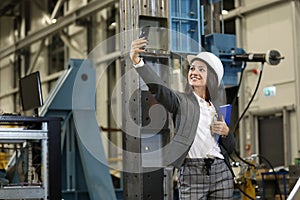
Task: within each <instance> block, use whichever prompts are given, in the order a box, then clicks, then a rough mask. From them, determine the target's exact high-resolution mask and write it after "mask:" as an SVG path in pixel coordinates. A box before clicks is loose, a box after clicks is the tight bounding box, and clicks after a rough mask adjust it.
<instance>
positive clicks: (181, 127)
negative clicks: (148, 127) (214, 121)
mask: <svg viewBox="0 0 300 200" xmlns="http://www.w3.org/2000/svg"><path fill="white" fill-rule="evenodd" d="M136 71H137V72H138V74H139V75H140V76H141V77H142V79H143V80H144V82H145V83H146V84H147V86H148V87H149V90H150V92H151V93H152V94H154V96H155V98H156V100H157V101H158V102H159V103H161V104H162V105H163V106H164V107H165V108H166V109H167V110H168V111H169V112H170V113H172V114H173V118H174V127H175V133H174V137H173V138H172V140H171V142H170V144H169V145H167V147H166V148H164V151H165V152H164V155H165V157H164V164H165V165H166V166H167V165H172V166H174V167H176V168H180V167H181V166H182V164H183V162H184V159H185V158H186V156H187V153H188V151H189V149H190V147H191V145H192V143H193V141H194V138H195V135H196V129H197V126H198V122H199V117H200V112H199V110H200V107H199V104H198V101H197V99H196V97H195V95H194V94H193V93H181V92H178V91H174V90H172V89H170V88H169V87H168V86H167V85H166V84H165V82H163V81H162V80H161V78H160V77H159V76H158V75H157V74H156V73H155V72H154V71H153V70H152V69H151V67H150V66H148V65H147V64H145V65H144V66H143V67H138V68H136ZM219 143H220V147H221V153H222V154H223V155H224V158H225V161H226V164H227V165H228V166H229V168H230V169H231V167H230V163H229V155H230V154H231V153H232V152H233V150H234V148H235V139H234V136H233V134H232V133H229V134H228V136H227V137H220V140H219Z"/></svg>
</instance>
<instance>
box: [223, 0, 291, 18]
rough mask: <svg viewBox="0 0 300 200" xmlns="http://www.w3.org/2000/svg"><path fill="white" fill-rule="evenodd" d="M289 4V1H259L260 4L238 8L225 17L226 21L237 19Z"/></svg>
mask: <svg viewBox="0 0 300 200" xmlns="http://www.w3.org/2000/svg"><path fill="white" fill-rule="evenodd" d="M287 2H289V1H287V0H270V1H259V3H255V4H253V5H248V6H241V7H237V8H235V9H233V10H230V11H229V12H228V14H227V15H224V20H229V19H232V18H236V17H239V16H242V15H245V14H249V13H251V12H255V11H257V10H259V9H264V8H267V7H270V6H275V5H276V6H278V5H279V3H287Z"/></svg>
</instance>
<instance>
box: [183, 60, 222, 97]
mask: <svg viewBox="0 0 300 200" xmlns="http://www.w3.org/2000/svg"><path fill="white" fill-rule="evenodd" d="M199 60H200V61H202V62H205V61H204V60H202V59H199ZM193 62H194V60H192V61H191V63H193ZM205 64H206V65H207V80H206V91H205V101H212V102H213V101H214V100H216V99H217V98H218V76H217V74H216V72H215V71H214V70H213V69H212V67H211V66H210V65H208V64H207V63H206V62H205ZM189 68H190V66H189V65H188V71H187V74H188V72H189ZM185 92H186V93H191V92H193V87H192V86H191V85H190V84H189V81H188V75H187V84H186V87H185Z"/></svg>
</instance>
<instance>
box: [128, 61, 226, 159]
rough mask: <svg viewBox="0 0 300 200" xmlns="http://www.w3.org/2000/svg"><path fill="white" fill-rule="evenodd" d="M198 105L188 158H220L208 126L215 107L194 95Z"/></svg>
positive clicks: (218, 149) (139, 64) (220, 155)
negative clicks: (193, 135)
mask: <svg viewBox="0 0 300 200" xmlns="http://www.w3.org/2000/svg"><path fill="white" fill-rule="evenodd" d="M144 64H145V63H144V61H143V59H141V60H140V62H139V63H138V64H136V65H133V66H134V67H135V68H138V67H142V66H144ZM194 95H195V96H196V98H197V100H198V102H199V106H200V110H199V112H200V117H199V122H198V127H197V132H196V136H195V139H194V142H193V144H192V146H191V148H190V150H189V152H188V157H189V158H221V159H224V156H223V155H222V154H221V150H220V147H219V144H218V142H217V141H216V138H215V135H214V134H213V133H212V132H211V130H210V126H211V123H212V122H213V120H214V117H215V115H216V109H215V107H214V106H213V104H212V103H211V105H210V106H209V105H208V104H207V102H206V101H205V100H204V99H202V98H201V97H199V96H198V95H196V94H195V93H194Z"/></svg>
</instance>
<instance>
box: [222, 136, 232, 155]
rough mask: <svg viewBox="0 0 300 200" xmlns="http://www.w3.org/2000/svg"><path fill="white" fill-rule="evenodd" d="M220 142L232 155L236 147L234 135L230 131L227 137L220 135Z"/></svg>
mask: <svg viewBox="0 0 300 200" xmlns="http://www.w3.org/2000/svg"><path fill="white" fill-rule="evenodd" d="M220 144H221V145H222V146H223V147H224V148H225V150H226V151H227V153H228V155H230V154H231V153H232V152H233V151H234V149H235V138H234V135H233V134H232V133H229V134H228V136H227V137H220Z"/></svg>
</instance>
